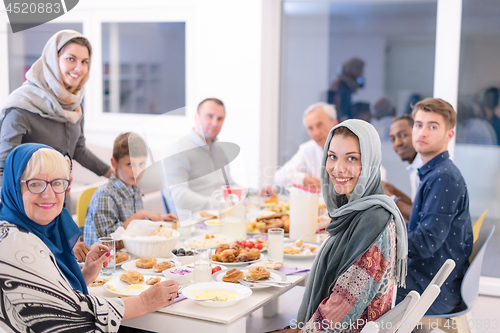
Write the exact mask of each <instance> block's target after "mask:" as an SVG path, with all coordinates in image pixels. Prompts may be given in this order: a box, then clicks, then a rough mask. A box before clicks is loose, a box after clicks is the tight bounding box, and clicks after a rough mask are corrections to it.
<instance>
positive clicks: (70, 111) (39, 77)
mask: <svg viewBox="0 0 500 333" xmlns="http://www.w3.org/2000/svg"><path fill="white" fill-rule="evenodd" d="M91 55H92V47H91V45H90V42H89V41H88V40H87V39H86V38H85V37H83V36H82V35H81V34H80V33H79V32H76V31H73V30H62V31H59V32H58V33H56V34H55V35H54V36H52V37H51V38H50V39H49V41H48V42H47V44H46V45H45V47H44V49H43V52H42V56H41V57H40V58H39V59H38V60H37V61H36V62H35V63H34V64H33V66H31V68H30V69H29V71H28V72H27V73H26V81H25V82H24V83H23V85H22V86H21V87H19V88H18V89H16V90H14V91H13V92H12V93H11V94H10V95H9V97H7V99H6V100H5V101H4V103H3V105H2V107H1V110H0V187H1V184H2V178H3V168H4V163H5V160H6V159H7V155H9V153H10V152H11V151H12V149H14V148H15V147H17V146H18V145H20V144H21V143H27V142H31V143H42V144H46V145H48V146H51V147H53V148H55V149H57V150H59V151H62V152H66V153H68V154H69V156H70V157H71V158H72V159H74V160H76V161H78V162H79V163H80V164H81V165H83V166H84V167H85V168H87V169H89V170H90V171H92V172H94V173H95V174H97V175H98V176H103V175H104V176H106V177H109V176H110V175H111V173H112V171H113V169H112V168H111V167H110V166H109V165H107V164H106V163H104V162H102V161H101V160H100V159H99V158H97V156H95V155H94V154H93V153H92V152H91V151H90V150H88V149H87V148H86V146H85V136H84V132H83V124H84V119H83V118H84V117H83V112H82V108H81V104H82V100H83V96H84V91H83V86H84V85H85V83H86V82H87V80H88V78H89V71H90V64H91V61H90V60H91Z"/></svg>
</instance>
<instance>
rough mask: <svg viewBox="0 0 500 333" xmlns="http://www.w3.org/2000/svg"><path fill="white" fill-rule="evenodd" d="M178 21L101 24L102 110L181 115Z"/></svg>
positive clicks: (182, 50)
mask: <svg viewBox="0 0 500 333" xmlns="http://www.w3.org/2000/svg"><path fill="white" fill-rule="evenodd" d="M185 44H186V28H185V23H183V22H171V23H166V22H164V23H103V25H102V61H103V64H102V65H103V66H102V68H103V111H104V112H115V113H116V112H119V113H140V114H164V113H166V112H169V113H168V114H184V113H183V111H181V110H178V111H174V110H176V109H179V108H182V107H184V106H185V105H186V90H185V87H186V66H185V62H186V60H185V59H186V46H185Z"/></svg>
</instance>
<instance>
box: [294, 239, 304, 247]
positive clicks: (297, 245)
mask: <svg viewBox="0 0 500 333" xmlns="http://www.w3.org/2000/svg"><path fill="white" fill-rule="evenodd" d="M302 245H304V241H303V240H302V239H298V240H296V241H295V246H296V247H302Z"/></svg>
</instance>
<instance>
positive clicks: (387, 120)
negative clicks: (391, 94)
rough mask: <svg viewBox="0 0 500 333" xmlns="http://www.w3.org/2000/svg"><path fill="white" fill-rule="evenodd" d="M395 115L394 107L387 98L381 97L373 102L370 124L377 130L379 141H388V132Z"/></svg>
mask: <svg viewBox="0 0 500 333" xmlns="http://www.w3.org/2000/svg"><path fill="white" fill-rule="evenodd" d="M396 113H397V112H396V107H395V106H394V104H393V103H392V102H391V100H390V99H388V98H387V97H382V98H380V99H379V100H378V101H377V102H375V105H374V106H373V118H372V119H371V121H370V122H371V124H372V125H373V127H375V129H376V130H377V132H378V135H379V136H380V140H381V141H389V136H390V135H389V132H390V129H391V125H392V121H393V120H394V117H396Z"/></svg>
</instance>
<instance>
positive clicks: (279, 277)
mask: <svg viewBox="0 0 500 333" xmlns="http://www.w3.org/2000/svg"><path fill="white" fill-rule="evenodd" d="M266 270H267V271H268V272H269V273H271V277H270V278H269V279H267V280H261V281H262V282H281V281H286V275H285V274H283V273H281V272H280V271H275V270H274V269H266ZM227 271H228V269H226V270H222V271H218V272H215V273H214V274H213V275H212V279H214V281H217V282H224V281H222V278H223V277H224V275H226V272H227ZM240 271H242V272H243V273H245V275H246V274H247V272H248V268H242V269H240ZM224 283H231V282H224ZM234 284H237V283H234ZM269 287H272V286H270V285H265V284H258V283H256V284H254V285H253V287H249V288H250V289H264V288H269Z"/></svg>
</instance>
